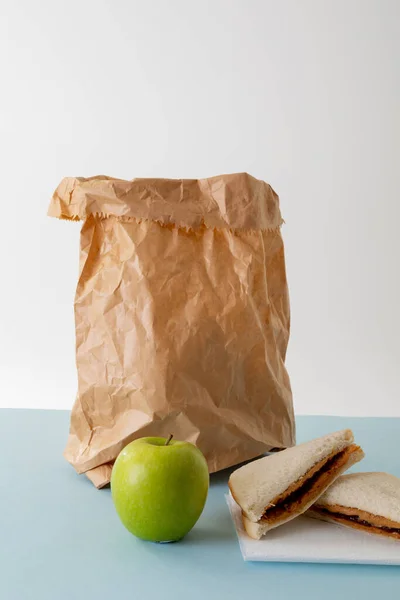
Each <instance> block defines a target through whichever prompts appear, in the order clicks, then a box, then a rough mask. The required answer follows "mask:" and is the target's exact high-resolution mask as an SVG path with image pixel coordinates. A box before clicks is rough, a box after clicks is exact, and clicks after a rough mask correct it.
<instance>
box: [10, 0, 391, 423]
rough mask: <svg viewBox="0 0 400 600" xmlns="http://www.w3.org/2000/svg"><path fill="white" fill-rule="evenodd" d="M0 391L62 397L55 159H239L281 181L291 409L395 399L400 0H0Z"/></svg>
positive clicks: (205, 171) (128, 164)
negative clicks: (50, 210) (52, 215)
mask: <svg viewBox="0 0 400 600" xmlns="http://www.w3.org/2000/svg"><path fill="white" fill-rule="evenodd" d="M0 17H1V18H0V67H1V69H0V72H1V78H0V86H1V90H0V92H1V93H0V108H1V110H0V153H1V154H0V159H1V163H0V164H1V167H2V168H1V187H0V190H1V205H2V211H1V236H0V250H1V257H2V279H1V280H2V285H1V294H0V339H1V344H0V376H1V386H0V390H1V394H0V405H1V406H6V407H7V406H11V407H48V408H68V407H70V406H71V404H72V402H73V399H74V396H75V391H76V374H75V362H74V324H73V308H72V306H73V297H74V288H75V285H76V279H77V267H78V239H79V228H80V225H79V224H76V223H67V222H57V221H55V220H51V219H49V218H47V217H46V210H47V205H48V200H49V198H50V195H51V194H52V192H53V189H54V188H55V187H56V185H57V184H58V183H59V180H60V179H61V178H62V177H64V176H67V175H68V176H77V175H82V176H90V175H95V174H106V175H112V176H115V177H121V178H127V179H130V178H132V177H148V176H155V177H156V176H158V177H206V176H212V175H216V174H219V173H224V172H234V171H247V172H249V173H251V174H252V175H254V176H256V177H259V178H261V179H265V180H266V181H268V182H269V183H270V184H271V185H272V186H273V187H274V189H275V190H276V191H277V192H278V194H279V196H280V198H281V207H282V213H283V216H284V218H285V220H286V225H285V226H284V229H283V235H284V239H285V243H286V257H287V269H288V277H289V284H290V292H291V305H292V337H291V341H290V347H289V355H288V368H289V372H290V374H291V379H292V386H293V392H294V398H295V409H296V411H297V412H298V413H320V414H349V415H397V416H400V402H399V401H398V399H399V396H400V379H399V366H400V350H399V337H400V316H399V307H400V284H399V277H400V275H399V267H398V264H399V259H400V237H399V233H398V231H399V221H400V205H399V164H400V143H399V140H400V117H399V106H400V70H399V59H400V27H399V23H400V3H399V2H398V1H397V0H393V1H390V0H376V1H368V0H325V1H324V0H292V1H289V0H284V1H281V2H277V1H276V0H260V1H257V0H242V1H234V0H232V1H229V0H198V1H192V0H181V1H177V0H168V1H167V0H165V1H160V0H158V1H156V0H153V1H152V2H146V1H145V0H143V1H142V2H140V1H132V0H130V1H126V2H123V1H118V0H114V1H111V0H110V1H108V2H107V1H104V0H97V1H85V0H80V1H74V0H69V1H68V2H60V1H58V0H53V1H45V0H40V1H39V2H30V1H28V0H26V1H23V0H22V1H21V0H19V1H18V0H16V1H15V2H11V1H10V2H4V1H3V2H1V1H0Z"/></svg>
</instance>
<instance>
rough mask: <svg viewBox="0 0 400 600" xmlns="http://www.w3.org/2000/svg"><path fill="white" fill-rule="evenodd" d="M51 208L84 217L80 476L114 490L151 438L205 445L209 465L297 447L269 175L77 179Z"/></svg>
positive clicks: (74, 424) (68, 452) (63, 186)
mask: <svg viewBox="0 0 400 600" xmlns="http://www.w3.org/2000/svg"><path fill="white" fill-rule="evenodd" d="M49 215H51V216H54V217H58V218H60V219H69V220H76V221H78V220H79V221H83V226H82V231H81V243H80V272H79V281H78V286H77V290H76V297H75V324H76V363H77V369H78V395H77V398H76V400H75V404H74V406H73V409H72V414H71V426H70V434H69V439H68V443H67V447H66V449H65V457H66V458H67V460H68V461H69V462H70V463H71V464H72V465H73V466H74V467H75V469H76V471H77V472H78V473H86V475H87V476H88V477H89V478H90V479H91V481H92V482H93V483H94V484H95V485H96V487H102V486H103V485H105V484H106V483H108V482H109V480H110V474H111V468H112V463H113V461H114V460H115V458H116V457H117V455H118V453H119V452H120V451H121V450H122V448H123V447H124V446H125V445H126V444H128V443H129V442H130V441H132V440H134V439H136V438H138V437H143V436H165V437H167V436H168V435H169V434H170V433H172V434H174V436H175V438H176V439H180V440H188V441H190V442H192V443H193V444H196V445H197V446H198V447H199V448H200V449H201V450H202V452H203V453H204V455H205V457H206V459H207V462H208V466H209V469H210V472H214V471H218V470H220V469H224V468H225V467H229V466H231V465H235V464H238V463H240V462H242V461H245V460H248V459H251V458H254V457H256V456H259V455H260V454H262V453H264V452H266V451H268V450H270V449H272V448H284V447H287V446H291V445H293V444H294V442H295V432H294V417H293V406H292V395H291V389H290V383H289V378H288V374H287V372H286V369H285V364H284V360H285V353H286V347H287V343H288V337H289V320H290V316H289V301H288V289H287V282H286V273H285V262H284V249H283V242H282V238H281V233H280V226H281V224H282V218H281V214H280V210H279V200H278V196H277V195H276V194H275V192H274V191H273V190H272V188H271V187H270V186H269V185H268V184H267V183H264V182H263V181H259V180H257V179H255V178H253V177H251V176H249V175H247V174H246V173H239V174H233V175H222V176H218V177H212V178H210V179H201V180H195V179H193V180H189V179H186V180H185V179H183V180H182V179H179V180H172V179H134V180H132V181H124V180H120V179H113V178H110V177H105V176H98V177H91V178H88V179H84V178H66V179H64V180H63V181H62V182H61V183H60V185H59V187H58V188H57V190H56V191H55V193H54V195H53V198H52V201H51V204H50V208H49Z"/></svg>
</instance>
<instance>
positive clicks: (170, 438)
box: [165, 433, 174, 446]
mask: <svg viewBox="0 0 400 600" xmlns="http://www.w3.org/2000/svg"><path fill="white" fill-rule="evenodd" d="M173 437H174V436H173V434H172V433H170V434H169V438H168V439H167V441H166V442H165V445H166V446H168V444H169V443H170V441H171V440H172V438H173Z"/></svg>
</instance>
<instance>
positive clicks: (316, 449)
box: [229, 429, 354, 523]
mask: <svg viewBox="0 0 400 600" xmlns="http://www.w3.org/2000/svg"><path fill="white" fill-rule="evenodd" d="M353 439H354V438H353V432H352V431H351V430H350V429H344V430H343V431H337V432H335V433H330V434H328V435H325V436H323V437H321V438H318V439H316V440H312V441H311V442H306V443H304V444H299V445H298V446H294V447H293V448H288V449H287V450H283V451H281V452H278V453H277V454H273V455H270V456H265V457H264V458H260V459H258V460H254V461H253V462H251V463H248V464H247V465H244V466H243V467H240V468H239V469H237V470H236V471H234V472H233V473H232V474H231V476H230V478H229V488H230V490H231V493H232V496H233V498H234V499H235V501H236V502H237V504H239V506H240V507H241V509H242V512H243V513H244V514H245V516H246V517H247V519H248V520H249V521H253V523H257V521H259V520H260V519H261V517H262V516H263V514H264V512H265V510H266V508H267V507H268V506H270V505H271V503H273V501H274V499H276V498H277V497H278V496H280V495H281V494H282V493H284V492H285V491H286V490H287V489H288V488H289V486H290V485H291V484H293V483H294V482H296V481H299V480H301V479H302V478H303V477H304V476H305V475H306V474H307V472H308V471H310V469H312V468H313V467H314V465H316V464H317V463H318V462H320V461H322V460H324V459H325V458H327V457H328V456H330V455H331V454H332V453H333V452H340V451H341V450H344V449H345V448H346V447H348V446H350V444H351V443H352V442H353Z"/></svg>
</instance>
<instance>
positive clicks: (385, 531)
mask: <svg viewBox="0 0 400 600" xmlns="http://www.w3.org/2000/svg"><path fill="white" fill-rule="evenodd" d="M312 510H313V511H314V512H316V513H318V514H320V515H322V516H326V517H329V518H330V519H332V520H334V521H335V522H337V523H341V524H343V525H347V526H348V527H353V528H354V529H359V530H362V531H367V532H369V533H376V534H378V535H386V536H390V537H394V538H396V539H400V523H396V521H391V520H390V519H386V518H385V517H381V516H380V515H374V514H372V513H369V512H366V511H364V510H359V509H358V508H348V507H347V506H341V505H340V504H330V505H329V506H322V505H318V504H316V505H315V506H313V507H312Z"/></svg>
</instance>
